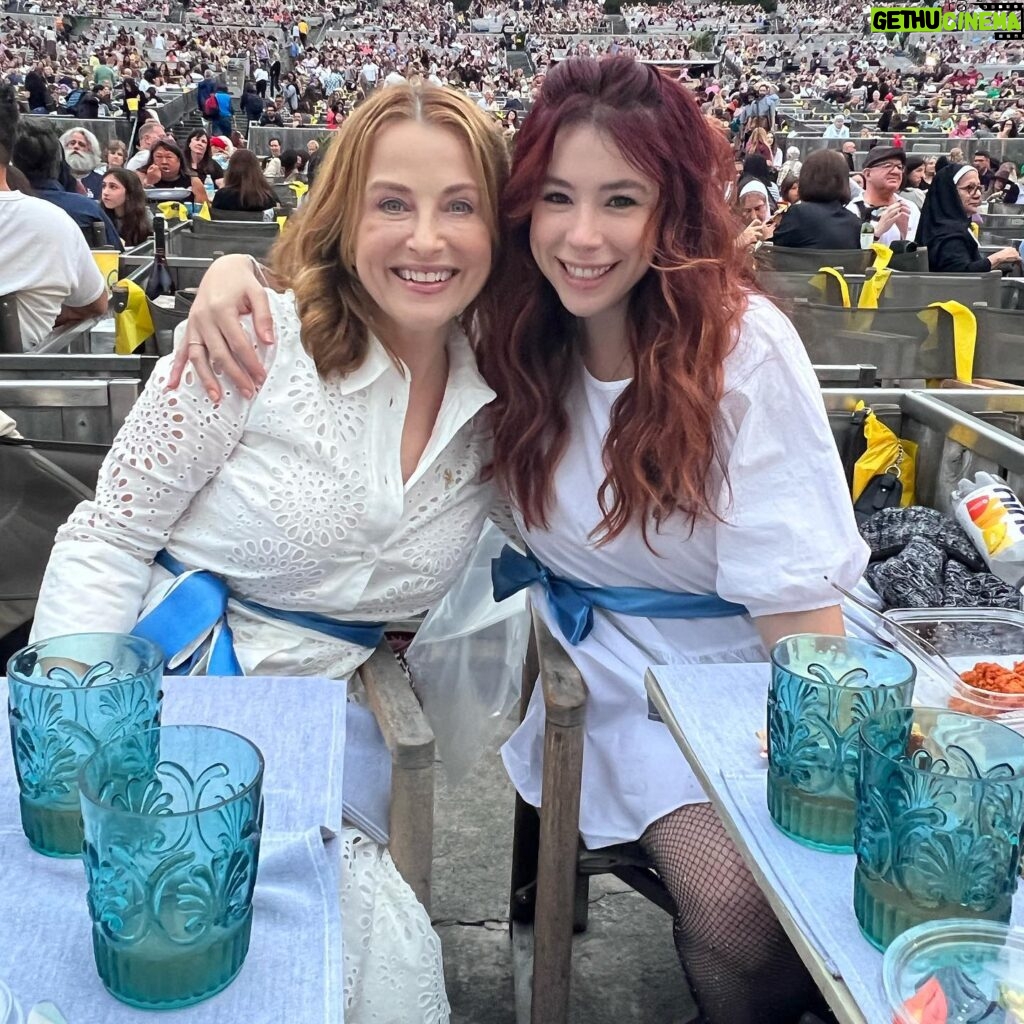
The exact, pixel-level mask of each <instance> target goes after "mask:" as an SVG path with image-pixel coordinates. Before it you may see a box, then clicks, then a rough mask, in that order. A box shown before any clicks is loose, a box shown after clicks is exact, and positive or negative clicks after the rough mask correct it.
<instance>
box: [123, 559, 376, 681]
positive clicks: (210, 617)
mask: <svg viewBox="0 0 1024 1024" xmlns="http://www.w3.org/2000/svg"><path fill="white" fill-rule="evenodd" d="M155 561H156V563H157V564H158V565H160V566H162V567H163V568H164V569H166V570H167V571H168V572H170V573H173V574H174V575H175V576H177V577H178V578H177V579H176V580H175V581H174V583H173V584H172V586H171V589H170V590H169V591H168V592H167V594H166V595H164V598H163V600H161V602H160V603H159V604H158V605H157V606H156V607H155V608H153V609H152V610H151V611H150V612H149V613H147V614H146V615H144V616H143V617H142V618H141V619H140V620H139V621H138V622H137V623H136V625H135V628H134V629H133V630H132V633H133V635H135V636H141V637H144V638H145V639H147V640H152V641H153V643H155V644H157V645H158V646H159V647H160V648H161V650H162V651H163V652H164V662H165V664H166V666H167V671H168V674H170V675H187V674H188V673H189V672H190V671H191V670H192V668H193V667H194V666H195V665H196V664H197V663H198V661H199V660H200V659H201V658H202V657H203V656H204V655H206V653H207V652H209V660H208V663H207V666H206V670H205V671H206V674H207V675H211V676H244V675H245V673H244V672H243V671H242V666H241V665H240V664H239V662H238V658H237V656H236V655H235V640H234V637H233V636H232V634H231V628H230V627H229V626H228V620H227V611H228V598H229V597H230V596H231V592H230V591H229V590H228V585H227V584H226V583H225V582H224V581H223V580H222V579H221V578H220V577H219V576H217V575H216V574H215V573H212V572H207V571H206V570H204V569H188V568H186V567H185V566H184V565H182V563H181V562H179V561H178V560H177V559H176V558H174V556H173V555H169V554H168V553H167V552H166V551H161V552H160V553H159V554H158V555H157V556H156V559H155ZM235 600H236V601H237V602H238V603H239V604H241V605H243V606H244V607H246V608H249V609H251V610H252V611H255V612H258V613H259V614H261V615H266V616H267V617H268V618H272V619H278V620H280V621H281V622H289V623H291V624H292V625H293V626H302V627H304V628H305V629H312V630H315V631H316V632H317V633H323V634H325V635H326V636H329V637H333V638H334V639H335V640H345V641H347V642H348V643H352V644H358V645H359V646H360V647H376V646H377V644H379V643H380V641H381V639H382V638H383V636H384V625H385V624H384V623H383V622H339V621H338V620H337V619H330V618H328V617H327V616H326V615H317V614H316V613H314V612H292V611H284V610H283V609H281V608H268V607H267V606H266V605H263V604H258V603H257V602H255V601H244V600H241V599H240V598H235ZM196 645H198V647H197V646H196ZM193 648H196V649H195V650H193ZM187 652H191V653H187Z"/></svg>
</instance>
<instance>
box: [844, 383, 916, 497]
mask: <svg viewBox="0 0 1024 1024" xmlns="http://www.w3.org/2000/svg"><path fill="white" fill-rule="evenodd" d="M863 405H864V403H863V402H859V403H858V406H857V407H858V408H863ZM864 438H865V440H866V441H867V443H868V447H867V451H866V452H864V454H863V455H862V456H861V457H860V458H859V459H858V460H857V461H856V463H855V464H854V467H853V487H852V494H853V500H854V501H856V500H857V499H858V498H859V497H860V496H861V495H862V494H863V493H864V488H865V487H867V485H868V484H869V483H871V481H872V480H873V479H874V478H875V477H876V476H881V475H882V474H884V473H888V472H890V471H892V472H895V473H896V475H897V476H898V477H899V479H900V483H901V484H902V485H903V494H902V496H901V497H900V505H901V507H903V508H906V507H907V506H908V505H913V504H914V486H915V483H916V476H917V445H916V444H914V442H913V441H906V440H904V439H902V438H899V437H897V436H896V435H895V434H894V433H893V432H892V431H891V430H890V429H889V428H888V427H887V426H886V425H885V424H884V423H882V421H881V420H879V418H878V417H877V416H876V415H875V414H874V413H873V412H869V413H868V418H867V419H866V420H865V421H864Z"/></svg>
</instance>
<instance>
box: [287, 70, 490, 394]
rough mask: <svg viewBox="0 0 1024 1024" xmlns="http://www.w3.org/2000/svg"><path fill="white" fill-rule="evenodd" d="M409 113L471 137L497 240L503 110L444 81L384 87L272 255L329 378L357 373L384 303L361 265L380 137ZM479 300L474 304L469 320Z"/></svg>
mask: <svg viewBox="0 0 1024 1024" xmlns="http://www.w3.org/2000/svg"><path fill="white" fill-rule="evenodd" d="M401 121H416V122H419V123H420V124H426V125H434V126H436V127H438V128H444V129H447V130H448V131H450V132H452V133H454V134H455V135H456V136H457V137H458V138H459V139H460V140H461V141H462V142H463V143H464V145H465V146H466V149H467V150H468V152H469V155H470V160H471V162H472V165H473V169H474V171H475V173H476V178H477V186H478V187H479V189H480V193H481V197H482V212H483V215H484V217H485V219H486V220H487V225H488V228H489V229H490V232H491V240H492V244H494V245H495V246H496V245H497V241H498V199H499V197H500V195H501V190H502V188H503V187H504V184H505V179H506V177H507V175H508V152H507V149H506V147H505V143H504V140H503V138H502V135H501V132H500V131H499V130H498V128H497V126H496V123H495V122H494V121H493V119H491V118H490V117H488V116H487V114H485V113H484V111H482V110H481V109H480V108H479V107H478V106H477V105H476V104H475V103H473V102H472V101H471V100H470V99H469V98H468V97H466V96H465V95H464V94H463V93H459V92H455V91H454V90H451V89H447V88H444V87H441V86H435V85H430V84H421V85H396V86H388V87H387V88H385V89H382V90H380V91H379V92H377V93H376V94H375V95H374V96H372V97H371V98H370V99H369V100H367V101H366V102H365V103H363V104H361V105H360V106H359V107H357V108H356V110H355V111H354V112H353V113H352V114H351V116H350V117H349V118H348V119H347V120H346V121H345V123H344V124H343V125H342V127H341V128H340V129H339V130H338V132H337V134H336V137H335V138H334V140H333V141H332V142H331V145H330V146H329V147H328V151H327V156H326V157H325V158H324V161H323V163H322V164H321V166H320V169H319V171H318V173H317V177H316V185H315V186H314V188H313V189H312V190H311V192H310V195H309V198H308V199H307V201H306V203H305V205H304V206H303V208H302V211H301V212H300V213H299V214H298V215H297V216H296V217H295V218H293V221H294V223H292V224H289V226H288V228H287V230H286V231H285V232H283V234H282V236H281V239H280V240H279V241H278V242H277V244H276V245H275V246H274V250H273V254H272V266H273V270H274V273H275V274H276V275H277V277H278V278H279V280H280V282H281V284H282V286H283V287H285V288H291V289H292V290H293V292H294V293H295V299H296V303H297V307H298V311H299V319H300V321H301V323H302V343H303V346H304V347H305V349H306V351H307V352H308V353H309V354H310V356H311V357H312V359H313V361H314V363H315V364H316V368H317V371H318V372H319V374H320V376H321V377H326V376H328V375H329V374H334V373H341V374H345V373H350V372H351V371H352V370H354V369H356V367H358V366H359V365H360V363H362V361H363V359H364V358H365V356H366V352H367V349H368V346H369V335H370V333H371V332H372V331H373V329H374V328H373V325H374V321H375V319H376V317H377V314H378V312H379V310H378V307H377V305H376V303H375V302H374V301H373V299H372V298H371V297H370V295H369V294H368V293H367V291H366V289H365V288H364V287H363V285H362V283H361V282H360V280H359V278H358V277H357V276H356V273H355V263H356V235H357V233H358V230H359V222H360V218H361V216H362V206H363V195H364V192H365V190H366V181H367V175H368V172H369V167H370V160H371V156H372V152H373V145H374V142H375V141H376V139H377V137H378V135H379V134H380V132H381V131H382V130H383V129H384V128H386V127H388V126H389V125H392V124H395V123H397V122H401ZM475 305H476V303H475V301H474V303H472V304H471V305H470V307H469V308H468V309H467V310H466V311H465V314H464V317H465V320H466V323H469V322H470V321H471V320H472V317H473V312H474V308H475Z"/></svg>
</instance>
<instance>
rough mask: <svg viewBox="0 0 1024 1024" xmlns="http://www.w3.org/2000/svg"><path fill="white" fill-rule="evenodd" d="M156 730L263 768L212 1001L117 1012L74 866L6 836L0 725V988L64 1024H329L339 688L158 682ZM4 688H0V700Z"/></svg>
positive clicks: (14, 827)
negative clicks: (236, 914)
mask: <svg viewBox="0 0 1024 1024" xmlns="http://www.w3.org/2000/svg"><path fill="white" fill-rule="evenodd" d="M164 693H165V696H164V714H163V721H164V722H165V723H166V724H169V725H170V724H184V723H201V724H206V725H218V726H222V727H223V728H226V729H231V730H233V731H234V732H237V733H240V734H241V735H243V736H246V737H248V738H249V739H250V740H252V741H253V742H254V743H255V744H256V745H257V746H258V747H259V748H260V750H261V751H262V752H263V756H264V759H265V761H266V774H265V778H264V786H263V792H264V800H265V818H264V827H263V840H262V849H261V851H260V866H259V874H258V877H257V882H256V892H255V895H254V898H253V911H254V913H253V929H252V942H251V946H250V949H249V955H248V957H247V959H246V962H245V965H244V966H243V968H242V970H241V972H240V974H239V975H238V977H237V978H236V979H235V981H234V982H233V983H232V984H231V985H230V986H229V987H228V988H227V989H225V991H224V992H222V993H220V994H219V995H217V996H215V997H214V998H212V999H209V1000H207V1001H206V1002H204V1003H200V1004H198V1005H197V1006H193V1007H189V1008H187V1009H184V1010H176V1011H169V1012H168V1011H165V1012H161V1013H160V1014H158V1015H157V1014H154V1013H152V1012H147V1011H143V1010H136V1009H133V1008H132V1007H129V1006H125V1005H123V1004H122V1003H119V1002H118V1001H117V1000H115V999H114V998H113V997H112V996H110V995H109V994H108V993H107V992H106V990H105V989H104V988H103V986H102V984H101V983H100V980H99V977H98V976H97V974H96V969H95V966H94V964H93V957H92V943H91V939H90V937H89V929H90V922H89V913H88V910H87V908H86V903H85V891H86V884H85V872H84V869H83V867H82V864H81V862H80V861H77V860H57V859H53V858H49V857H43V856H41V855H40V854H37V853H35V852H33V851H32V850H31V849H30V848H29V845H28V842H27V841H26V840H25V838H24V836H23V834H22V832H21V827H20V818H19V811H18V789H17V782H16V780H15V776H14V763H13V759H12V755H11V749H10V732H9V730H8V729H6V728H3V729H0V979H2V980H4V981H6V982H7V984H8V985H9V986H10V987H11V990H12V991H13V992H14V994H15V996H16V997H17V998H18V999H19V1000H20V1001H21V1003H22V1005H23V1006H26V1007H27V1006H31V1005H32V1004H33V1003H35V1002H39V1001H41V1000H43V999H50V1000H52V1001H53V1002H54V1003H56V1004H57V1006H59V1007H60V1008H61V1010H62V1011H63V1012H64V1015H65V1016H66V1017H67V1020H68V1024H141V1022H144V1021H145V1022H150V1024H151V1022H153V1021H154V1020H156V1018H157V1016H159V1019H160V1020H161V1021H163V1020H167V1021H173V1022H175V1024H177V1022H179V1021H180V1022H181V1024H225V1022H228V1024H242V1022H250V1021H251V1022H263V1021H267V1022H270V1021H288V1022H289V1024H307V1022H308V1024H339V1022H341V1021H342V1018H343V1010H342V1007H343V996H342V967H341V964H342V948H341V918H340V914H339V907H338V883H339V878H340V860H339V857H338V855H337V854H338V843H337V842H334V841H328V842H327V843H326V844H325V843H324V842H323V841H321V838H320V835H321V831H320V829H321V826H327V827H329V828H331V829H332V830H335V831H336V830H337V829H338V828H339V827H340V823H341V803H342V774H343V772H342V769H343V763H344V752H345V699H346V687H345V685H344V683H339V682H337V681H335V680H327V679H307V678H300V679H282V678H273V679H264V678H245V679H216V680H211V679H204V678H190V679H181V678H169V679H166V680H165V683H164ZM6 698H7V686H6V682H5V681H4V680H0V701H2V703H3V704H6Z"/></svg>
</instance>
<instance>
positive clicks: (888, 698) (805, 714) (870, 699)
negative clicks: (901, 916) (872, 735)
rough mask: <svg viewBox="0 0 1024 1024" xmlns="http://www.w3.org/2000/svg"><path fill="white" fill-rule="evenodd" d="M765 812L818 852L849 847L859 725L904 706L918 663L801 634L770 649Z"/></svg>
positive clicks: (883, 650)
mask: <svg viewBox="0 0 1024 1024" xmlns="http://www.w3.org/2000/svg"><path fill="white" fill-rule="evenodd" d="M771 658H772V680H771V686H770V688H769V691H768V810H769V813H770V814H771V817H772V821H774V822H775V824H776V825H777V826H778V827H779V828H780V829H781V830H782V831H783V832H785V833H786V835H788V836H790V837H792V838H793V839H796V840H797V841H798V842H800V843H803V844H804V845H805V846H811V847H814V848H815V849H818V850H827V851H829V852H832V853H851V852H852V851H853V823H854V816H855V811H856V802H855V798H854V797H855V795H854V789H855V785H856V779H857V749H858V746H859V735H858V732H857V729H858V726H859V725H860V723H861V722H863V721H864V720H865V719H866V718H869V717H870V716H871V715H873V714H875V713H876V712H878V711H881V710H883V709H886V708H896V707H902V706H903V705H905V704H909V703H910V700H911V697H912V696H913V693H914V678H915V671H916V670H915V668H914V664H913V662H911V661H910V660H909V659H907V658H905V657H904V656H903V655H902V654H899V653H897V652H896V651H893V650H890V649H889V648H887V647H881V646H880V645H878V644H873V643H871V642H870V641H867V640H859V639H856V638H855V637H847V636H825V635H820V634H816V633H800V634H798V635H796V636H790V637H786V638H784V639H782V640H780V641H779V642H778V643H777V644H776V645H775V647H774V648H772V653H771Z"/></svg>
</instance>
